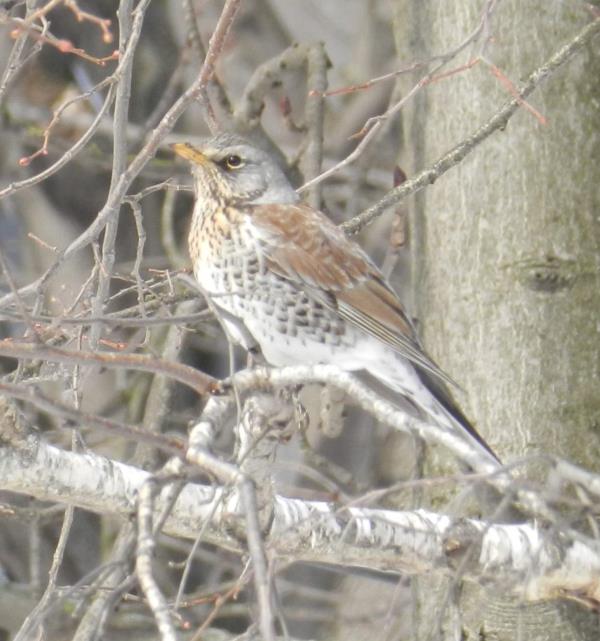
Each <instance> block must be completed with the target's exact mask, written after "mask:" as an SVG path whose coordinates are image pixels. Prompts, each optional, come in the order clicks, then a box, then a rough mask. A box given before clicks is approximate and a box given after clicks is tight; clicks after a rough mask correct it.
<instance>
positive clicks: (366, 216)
mask: <svg viewBox="0 0 600 641" xmlns="http://www.w3.org/2000/svg"><path fill="white" fill-rule="evenodd" d="M599 32H600V19H598V18H597V19H596V20H594V21H593V22H591V23H589V24H588V25H586V26H585V27H584V28H583V29H582V30H581V31H580V32H579V33H578V34H577V36H576V37H575V38H573V39H572V40H571V41H570V42H569V43H568V44H566V45H564V46H563V47H561V48H560V49H559V50H558V51H557V52H555V53H554V55H552V56H551V57H550V58H549V59H548V60H547V61H546V62H545V63H544V64H543V65H541V66H540V67H538V68H537V69H536V70H535V71H534V72H533V73H531V74H530V75H529V77H528V78H527V80H526V81H525V83H524V84H523V85H522V86H521V87H520V88H519V90H518V98H515V99H513V100H511V101H510V102H507V103H506V104H505V105H504V106H503V107H502V108H501V109H500V110H499V111H497V112H496V113H495V114H494V115H493V116H492V117H491V118H490V119H489V120H488V121H487V122H486V123H485V124H484V125H482V126H481V127H480V128H479V129H477V131H475V132H474V133H472V134H471V135H470V136H468V137H467V138H466V139H465V140H463V141H461V142H460V143H459V144H458V145H456V146H455V147H454V148H453V149H451V150H450V151H449V152H448V153H446V154H444V155H443V156H442V157H441V158H440V159H439V160H437V161H436V162H435V163H434V164H433V165H432V166H431V167H429V168H427V169H424V170H423V171H422V172H421V173H420V174H418V175H417V176H415V177H414V178H412V179H411V180H407V181H406V182H404V183H402V184H401V185H400V186H399V187H396V188H395V189H392V190H390V191H389V192H388V193H387V194H386V195H385V196H384V197H383V198H382V199H381V200H380V201H379V202H377V203H375V204H374V205H372V206H371V207H369V208H368V209H366V210H365V211H363V212H362V213H360V214H359V215H358V216H355V217H354V218H352V220H349V221H348V222H346V223H344V224H343V225H342V229H343V230H344V231H345V232H346V233H348V234H355V233H357V232H358V231H360V230H361V229H362V228H363V227H364V226H365V225H368V224H369V223H370V222H371V221H372V220H373V219H375V218H376V217H377V216H380V215H381V214H382V213H383V212H384V211H385V210H386V209H388V208H389V207H391V206H392V205H395V204H396V203H398V202H400V201H401V200H403V199H404V198H406V197H407V196H409V195H410V194H414V193H415V192H417V191H420V190H421V189H423V188H424V187H427V185H430V184H432V183H434V182H435V181H436V180H437V179H438V178H439V177H440V176H441V175H442V174H444V173H445V172H447V171H448V169H450V168H452V167H454V166H455V165H457V164H458V163H459V162H461V161H462V160H463V159H464V158H465V157H466V156H467V155H468V154H469V153H471V151H473V150H474V149H475V148H476V147H478V146H479V145H480V144H481V143H482V142H483V141H484V140H485V139H486V138H488V137H489V136H491V134H493V133H494V132H496V131H501V130H502V129H504V128H505V127H506V125H507V123H508V121H509V120H510V118H511V117H512V115H513V114H514V113H515V112H516V111H517V109H519V107H521V105H522V104H523V100H524V99H525V98H526V97H527V96H528V95H529V94H531V93H532V92H533V91H534V89H536V88H537V87H538V86H539V85H540V83H541V82H542V81H543V80H545V79H546V78H547V77H548V76H550V75H551V74H552V73H554V72H555V71H556V70H557V69H558V68H559V67H560V66H561V65H563V64H564V63H565V62H567V61H568V60H570V59H571V58H572V57H573V56H574V55H575V54H576V53H577V52H578V51H579V50H580V49H582V48H583V47H584V46H585V45H586V44H587V43H589V42H590V41H591V40H592V39H593V38H594V37H595V36H596V35H597V34H598V33H599ZM371 131H373V130H371ZM305 186H306V185H305Z"/></svg>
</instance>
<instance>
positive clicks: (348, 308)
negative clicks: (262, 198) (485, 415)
mask: <svg viewBox="0 0 600 641" xmlns="http://www.w3.org/2000/svg"><path fill="white" fill-rule="evenodd" d="M252 222H253V225H254V228H255V230H256V233H257V235H258V237H259V238H260V239H261V240H262V242H263V243H264V250H265V253H266V255H267V260H268V262H269V266H270V268H271V269H272V270H273V271H274V272H275V273H277V274H279V275H280V276H281V277H283V278H286V279H288V280H291V281H294V282H296V283H298V284H299V285H300V286H302V287H303V288H304V290H305V291H306V293H307V294H308V295H310V296H311V297H313V298H316V299H317V300H319V302H321V303H323V304H324V305H326V306H328V307H330V308H332V309H335V310H336V311H337V312H338V313H339V314H340V316H341V317H342V318H344V319H345V320H347V321H348V322H350V323H352V324H354V325H356V326H357V327H360V328H361V329H362V330H363V331H365V332H366V333H367V334H370V335H371V336H374V337H375V338H378V339H379V340H380V341H382V342H384V343H386V344H388V345H390V346H391V347H392V348H393V349H395V350H396V351H397V352H398V353H399V354H401V355H402V356H404V357H405V358H407V359H408V360H410V361H412V362H413V363H414V364H415V365H418V366H419V367H420V368H423V369H424V370H426V371H428V372H430V373H431V374H434V375H435V376H436V377H437V378H439V379H441V380H443V381H446V382H448V383H451V384H455V383H454V382H453V381H452V379H451V378H450V377H449V376H448V375H447V374H445V373H444V372H443V371H442V370H441V369H440V368H439V367H438V366H437V365H436V364H435V363H434V362H433V361H432V360H431V359H430V358H429V357H428V356H427V354H426V353H425V352H424V350H423V348H422V347H421V345H420V344H419V341H418V339H417V336H416V333H415V330H414V328H413V326H412V324H411V322H410V320H409V319H408V317H407V316H406V314H405V312H404V310H403V309H402V305H401V303H400V301H399V300H398V297H397V296H396V294H395V293H394V292H393V291H392V289H391V288H390V287H389V286H388V285H387V283H386V282H385V280H384V278H383V275H382V274H381V273H380V272H379V270H378V269H377V267H375V265H374V264H373V263H372V262H371V261H370V259H369V258H368V256H367V255H366V254H365V253H364V252H363V251H362V249H360V247H358V245H356V244H355V243H353V242H352V241H350V240H348V239H347V238H346V236H345V235H344V233H343V232H342V231H340V230H339V229H338V228H337V227H336V226H335V225H334V224H333V223H332V222H331V221H330V220H329V219H328V218H326V217H325V215H324V214H322V213H321V212H319V211H316V210H314V209H312V208H311V207H309V206H307V205H292V204H289V205H288V204H270V205H255V206H254V207H253V209H252Z"/></svg>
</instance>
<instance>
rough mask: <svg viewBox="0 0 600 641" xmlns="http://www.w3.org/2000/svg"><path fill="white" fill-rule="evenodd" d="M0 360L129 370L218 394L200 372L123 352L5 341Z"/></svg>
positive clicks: (211, 381)
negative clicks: (173, 380) (12, 359)
mask: <svg viewBox="0 0 600 641" xmlns="http://www.w3.org/2000/svg"><path fill="white" fill-rule="evenodd" d="M0 356H7V357H9V358H22V359H29V360H45V361H49V362H51V363H67V364H71V365H86V364H88V365H99V366H100V367H106V368H107V369H132V370H138V371H140V372H150V373H152V374H162V375H163V376H168V377H170V378H173V379H175V380H176V381H179V382H180V383H183V384H184V385H187V386H188V387H190V388H191V389H193V390H194V391H195V392H197V393H198V394H201V395H202V394H207V393H208V394H212V393H215V392H217V391H218V388H219V381H217V380H216V379H214V378H213V377H212V376H209V375H208V374H203V373H202V372H201V371H200V370H197V369H195V368H194V367H190V366H189V365H184V364H183V363H177V362H174V361H166V360H161V359H158V358H152V357H151V356H146V355H143V354H129V353H127V352H86V351H83V350H78V351H76V350H68V349H62V348H60V347H53V346H51V345H47V344H45V343H42V342H28V341H20V340H13V339H11V338H5V339H3V340H0Z"/></svg>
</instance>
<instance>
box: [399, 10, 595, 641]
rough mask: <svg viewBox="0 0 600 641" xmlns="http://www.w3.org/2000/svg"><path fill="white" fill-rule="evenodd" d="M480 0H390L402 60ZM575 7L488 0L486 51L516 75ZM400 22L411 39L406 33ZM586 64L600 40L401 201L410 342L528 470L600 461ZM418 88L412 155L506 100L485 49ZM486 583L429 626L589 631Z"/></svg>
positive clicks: (447, 630) (497, 445)
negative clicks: (414, 327)
mask: <svg viewBox="0 0 600 641" xmlns="http://www.w3.org/2000/svg"><path fill="white" fill-rule="evenodd" d="M407 4H408V5H412V6H411V8H410V11H408V10H407V6H406V5H407ZM483 4H484V3H482V2H480V1H479V0H477V1H470V2H460V3H458V2H443V3H440V2H416V3H406V2H404V0H398V1H397V2H396V5H395V9H396V14H397V17H398V16H401V15H402V16H404V17H405V18H406V17H409V19H408V20H405V21H404V22H402V21H401V20H398V21H397V31H398V29H399V28H400V25H402V27H401V28H402V29H406V31H405V33H404V34H400V36H399V34H398V33H397V34H396V35H397V41H402V42H403V43H404V45H403V46H404V47H405V48H407V49H410V55H409V59H420V58H427V57H428V56H431V55H433V54H435V53H438V52H441V51H446V50H448V49H451V48H452V47H453V46H455V45H456V44H457V43H458V42H459V41H460V40H461V39H462V38H463V37H464V36H465V35H466V34H468V33H469V32H470V31H471V30H472V29H473V28H474V26H475V25H476V23H477V21H478V19H479V12H480V11H481V8H482V5H483ZM589 19H590V16H589V14H588V13H586V11H585V10H584V8H583V7H582V6H574V5H573V4H572V3H569V4H559V3H546V2H531V3H525V4H524V3H520V2H517V1H516V0H507V1H506V2H502V3H499V5H498V7H497V10H496V12H495V13H494V15H493V20H492V23H491V32H492V33H493V34H494V37H495V40H494V41H493V42H491V43H490V45H489V46H488V48H487V49H486V52H485V56H486V59H487V60H489V61H490V62H493V63H494V64H495V65H496V66H497V67H498V68H500V69H501V70H502V72H503V73H504V74H505V75H506V76H507V77H508V78H510V79H511V80H512V81H513V83H514V84H515V85H518V83H519V80H520V79H521V78H522V77H524V76H525V75H526V74H527V73H529V72H530V71H531V70H532V69H534V68H535V67H536V66H538V65H539V64H540V63H541V62H542V61H543V60H544V59H545V58H547V57H548V56H549V55H550V54H551V52H552V51H554V50H556V49H557V48H558V46H559V45H561V44H562V43H564V42H566V41H568V40H569V38H570V36H572V35H573V34H574V33H576V31H577V30H578V29H579V28H581V26H582V24H584V23H585V22H586V21H589ZM411 29H414V30H416V31H417V32H418V34H419V35H418V37H414V38H412V39H410V38H409V37H408V31H410V30H411ZM472 55H474V54H473V53H472V51H470V52H469V51H467V52H466V54H465V56H464V57H463V59H461V60H460V62H453V63H451V65H450V67H451V68H452V67H455V66H458V65H459V64H462V63H466V62H467V60H468V58H469V56H472ZM599 71H600V69H599V62H598V49H597V48H595V49H592V48H591V47H590V48H588V49H587V50H586V51H584V52H583V53H582V54H581V55H579V56H578V57H577V58H576V59H575V60H574V61H572V62H571V63H569V64H568V65H566V66H565V67H563V68H562V69H560V70H559V71H558V72H557V73H556V74H555V75H554V76H553V77H552V78H551V79H550V80H549V81H548V82H546V84H545V85H543V86H542V87H541V88H540V89H538V90H537V91H536V92H535V93H534V94H533V96H532V97H531V99H530V103H531V104H532V105H533V106H534V107H535V108H536V109H537V110H538V111H539V112H541V114H543V115H544V116H545V117H546V118H547V121H548V122H547V124H546V125H542V124H540V123H539V122H538V120H537V119H536V118H535V117H534V115H532V114H531V113H529V112H528V111H526V110H525V109H521V110H520V112H519V113H517V114H516V115H515V117H514V118H513V119H512V120H511V121H510V123H509V125H508V127H507V129H506V130H505V131H504V132H500V133H498V134H496V135H495V136H493V137H492V138H491V139H488V140H487V141H486V142H485V143H484V144H483V145H481V146H480V148H479V149H478V150H476V152H475V153H474V154H472V155H471V156H469V157H468V158H467V159H466V160H465V161H464V162H463V163H462V164H461V165H460V166H458V167H457V168H455V169H454V170H452V171H451V172H449V173H448V174H446V175H444V176H443V177H442V178H441V179H440V180H439V181H438V182H437V183H436V184H434V185H432V186H431V187H430V188H428V189H427V190H426V191H425V194H424V196H423V197H422V198H421V199H420V200H418V201H417V202H416V206H415V207H414V222H415V231H414V233H413V247H412V249H413V252H414V256H415V260H414V270H413V271H414V273H413V277H414V279H415V281H414V285H415V289H416V291H417V297H416V299H417V306H418V312H419V313H418V317H419V322H420V325H421V327H422V330H423V332H422V333H423V338H424V342H425V344H426V346H427V348H428V349H429V350H430V351H431V353H432V354H433V356H434V357H435V358H436V360H437V361H438V362H439V363H440V364H441V365H442V366H443V367H444V368H445V369H446V370H447V371H448V372H449V373H450V374H451V376H453V377H454V378H455V379H456V380H457V381H458V382H459V383H460V385H461V386H462V387H463V389H464V393H460V392H458V394H457V395H458V397H459V400H460V401H461V404H462V406H463V407H464V409H465V411H466V413H467V415H469V416H470V417H471V418H472V419H473V421H474V422H475V424H476V426H477V429H478V430H479V431H480V432H481V433H482V434H483V435H484V437H485V438H486V440H488V442H489V443H490V444H491V445H492V447H493V448H494V449H495V450H496V451H497V452H498V453H499V454H500V456H501V458H502V459H503V460H504V461H505V462H511V461H514V460H516V459H525V457H528V460H527V464H526V468H527V474H528V476H530V477H531V476H532V475H535V476H537V478H539V479H542V478H543V476H544V469H545V468H544V462H543V460H542V459H541V458H534V457H535V456H536V455H538V454H540V453H550V454H556V455H559V456H561V457H564V458H567V459H569V460H571V461H574V462H577V463H579V464H581V465H582V466H584V467H586V468H588V469H595V470H597V469H598V467H599V463H598V461H599V458H598V450H599V446H600V443H599V441H598V430H597V427H598V420H599V416H600V402H599V400H598V398H599V397H598V374H599V363H600V342H599V341H598V328H599V325H598V318H599V316H600V283H599V280H600V273H599V270H598V256H599V252H598V249H599V245H600V226H599V225H598V217H597V203H598V201H599V195H600V194H599V186H600V176H599V166H598V163H597V161H594V158H596V159H597V158H598V157H599V151H600V150H599V141H600V136H599V134H598V131H599V128H598V124H599V121H600V112H599V110H598V94H599V93H600V89H599V85H598V82H597V78H598V72H599ZM426 96H427V97H426V99H424V100H423V101H422V103H421V105H420V108H419V109H415V110H413V111H412V114H410V113H407V114H406V116H407V120H406V123H407V130H408V131H410V132H411V137H412V141H408V145H409V147H411V153H412V154H413V155H414V158H415V159H416V162H417V164H420V163H421V162H424V163H425V164H426V165H427V164H429V163H431V162H432V161H434V160H435V159H436V158H437V157H438V156H440V155H441V154H443V153H444V152H445V151H447V150H448V149H449V148H450V147H451V146H453V145H454V144H456V143H457V142H458V141H460V140H461V139H463V138H464V137H465V136H466V135H468V134H469V133H471V132H472V131H473V130H474V129H475V128H476V127H478V126H479V124H481V123H483V122H484V121H485V120H486V119H487V118H489V117H490V116H491V115H492V114H493V113H494V111H496V110H497V109H498V108H499V107H500V106H501V105H502V104H503V103H504V102H506V101H507V100H508V99H509V98H510V96H509V95H508V93H507V90H506V88H505V87H503V86H502V85H501V84H500V82H499V81H498V80H497V79H496V78H495V77H494V75H493V74H492V73H491V70H490V67H489V66H488V65H487V64H485V63H484V62H480V63H479V64H477V65H476V66H475V67H473V68H472V69H471V70H469V71H464V72H461V73H458V74H456V75H455V76H452V77H450V78H448V79H445V80H441V81H439V82H436V83H434V84H432V85H431V86H429V88H428V90H427V93H426ZM417 168H418V167H417ZM438 588H439V590H432V589H431V586H427V587H426V589H424V590H423V591H422V592H421V594H422V599H423V600H422V601H421V603H420V609H421V611H422V612H435V613H436V617H437V615H438V614H439V616H440V617H441V616H442V614H441V612H440V607H441V606H440V604H441V603H443V599H444V598H445V590H446V589H447V588H448V586H447V585H444V586H438ZM454 596H456V595H454ZM497 597H498V595H492V594H485V593H484V592H483V591H482V590H473V589H470V590H469V591H463V593H462V595H461V596H460V611H461V615H462V616H461V617H458V619H457V618H456V617H454V620H453V617H452V616H447V617H446V619H445V624H444V628H443V631H440V630H438V631H437V634H439V635H440V636H441V637H442V638H451V637H452V636H455V635H456V634H458V633H460V631H461V630H462V633H466V634H467V635H468V638H473V637H474V636H475V635H476V634H480V635H482V634H485V636H486V638H487V636H488V635H490V634H492V633H493V635H494V637H493V638H497V639H514V638H520V636H523V637H524V638H528V639H549V638H552V639H588V638H592V637H593V638H595V635H594V632H596V633H597V617H596V615H594V614H591V613H590V612H588V611H586V610H585V609H583V608H581V607H579V606H577V605H573V604H568V603H565V602H563V603H545V604H543V605H539V606H535V607H530V606H522V605H520V604H518V603H514V602H510V601H508V602H507V601H505V600H504V599H500V600H499V599H498V598H497ZM453 598H454V597H453ZM453 598H451V599H449V600H450V601H452V600H453ZM456 598H457V599H458V598H459V597H458V596H457V597H456ZM436 617H431V616H430V617H429V620H428V617H423V616H420V617H418V619H419V620H420V621H426V626H422V628H421V631H420V632H421V637H422V638H428V635H429V634H430V633H431V632H432V631H433V632H436V631H435V625H432V620H433V619H435V618H436ZM479 638H482V637H481V636H480V637H479Z"/></svg>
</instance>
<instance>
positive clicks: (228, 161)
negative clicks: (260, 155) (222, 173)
mask: <svg viewBox="0 0 600 641" xmlns="http://www.w3.org/2000/svg"><path fill="white" fill-rule="evenodd" d="M224 164H225V167H227V169H239V168H240V167H241V166H242V165H243V164H244V161H243V160H242V159H241V158H240V157H239V156H237V155H236V154H231V155H230V156H227V157H226V158H225V162H224Z"/></svg>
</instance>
